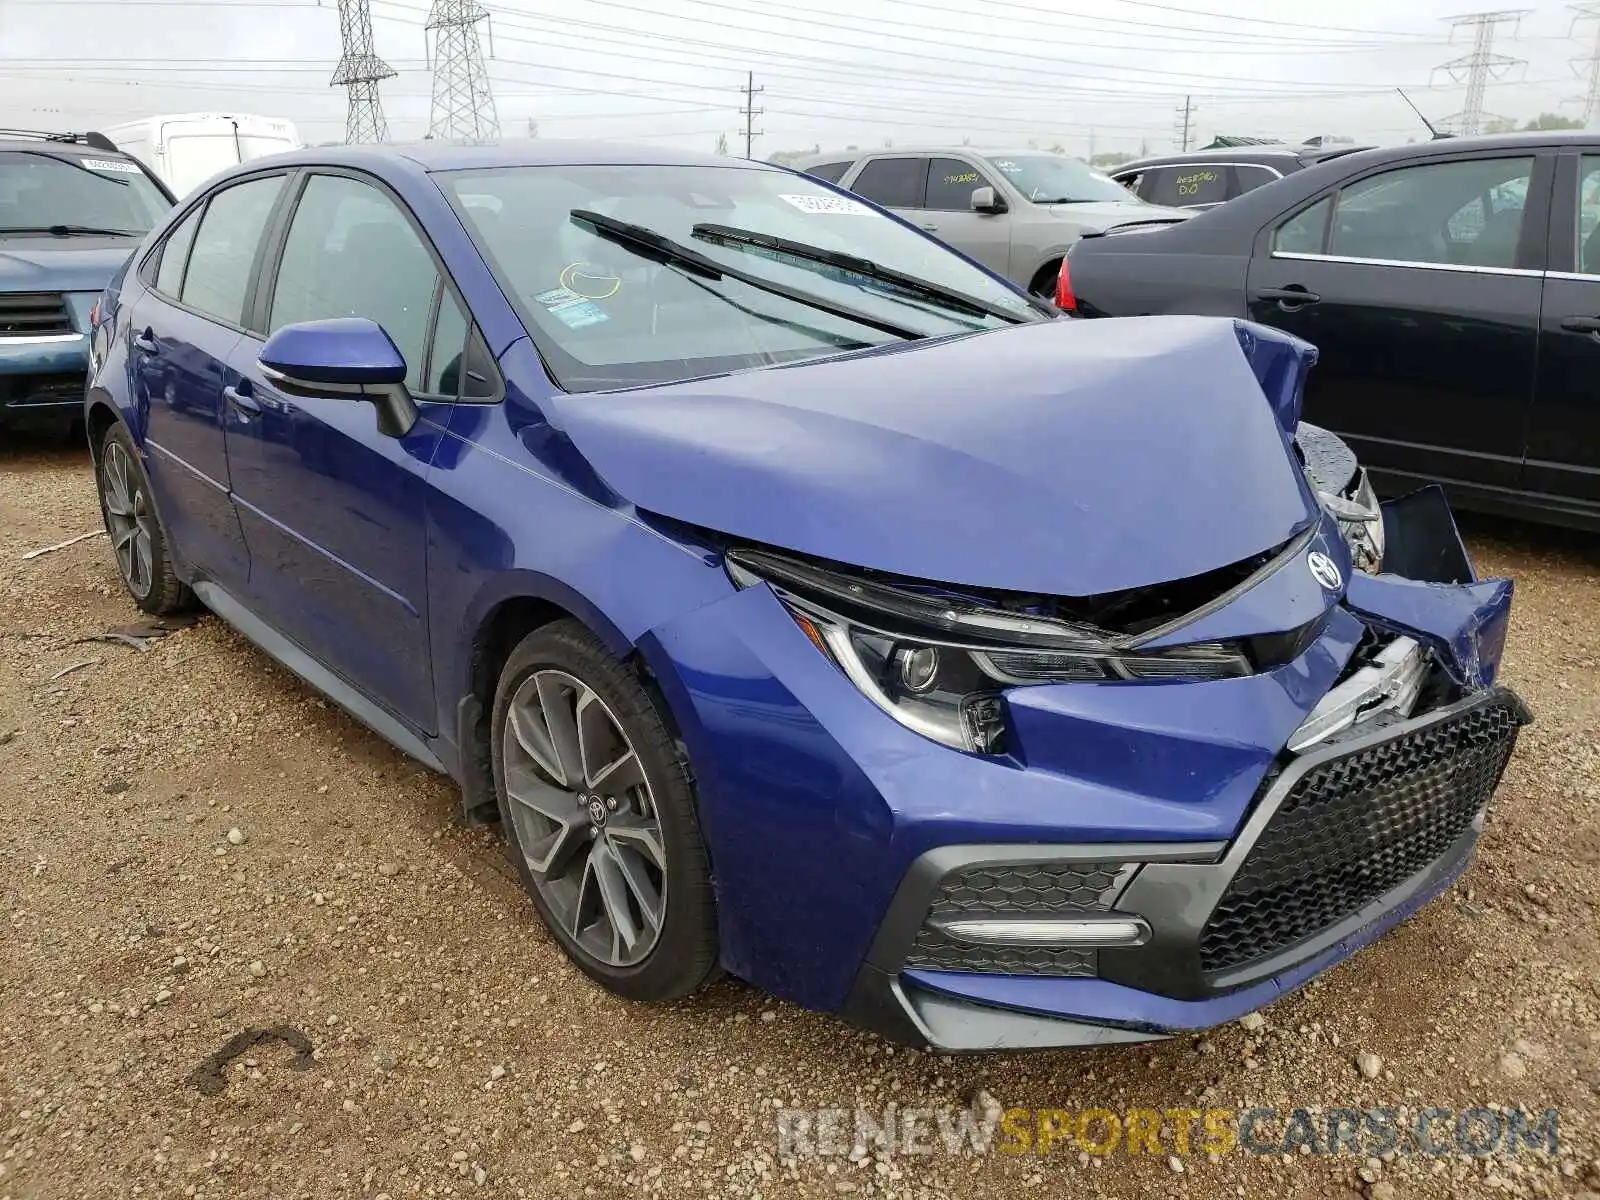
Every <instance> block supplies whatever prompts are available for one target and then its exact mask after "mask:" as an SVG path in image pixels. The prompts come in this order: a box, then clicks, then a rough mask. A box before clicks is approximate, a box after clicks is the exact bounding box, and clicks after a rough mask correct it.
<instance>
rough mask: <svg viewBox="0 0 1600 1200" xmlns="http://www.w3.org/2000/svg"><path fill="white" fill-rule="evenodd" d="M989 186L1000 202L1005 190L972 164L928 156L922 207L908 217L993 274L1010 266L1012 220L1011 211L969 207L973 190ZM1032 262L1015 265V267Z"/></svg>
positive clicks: (1003, 272)
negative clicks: (982, 209)
mask: <svg viewBox="0 0 1600 1200" xmlns="http://www.w3.org/2000/svg"><path fill="white" fill-rule="evenodd" d="M981 187H987V188H993V189H994V193H995V197H996V198H997V199H999V200H1001V201H1002V202H1004V198H1005V193H1004V192H1003V191H1002V190H1001V189H1000V188H999V187H998V186H997V185H996V184H995V181H994V180H993V179H991V178H989V177H988V176H987V175H985V174H984V172H983V171H981V170H979V168H978V166H977V165H976V164H975V163H972V162H969V161H967V160H965V159H959V158H933V159H929V160H928V183H927V189H926V191H925V192H924V193H923V202H922V207H921V208H920V209H915V210H913V211H911V212H908V213H907V214H906V215H907V216H908V217H910V218H911V219H913V220H915V221H916V222H917V224H919V225H921V226H922V228H924V229H926V230H928V231H929V232H931V233H932V234H933V235H934V236H935V237H937V238H938V239H939V240H940V241H941V242H944V243H945V244H946V245H947V246H954V247H955V248H956V249H957V250H959V251H961V252H962V253H963V254H965V255H966V256H967V257H969V258H973V259H976V260H977V261H978V262H980V263H982V264H983V265H984V266H986V267H988V268H989V270H991V271H993V272H995V274H997V275H1002V276H1003V275H1006V274H1009V272H1010V270H1011V230H1012V225H1013V222H1012V219H1011V214H1010V213H1009V212H978V211H976V210H975V209H974V208H973V207H972V193H973V191H974V190H976V189H977V188H981ZM1032 266H1033V264H1032V263H1031V262H1029V263H1019V264H1018V269H1019V270H1024V271H1026V270H1030V269H1032Z"/></svg>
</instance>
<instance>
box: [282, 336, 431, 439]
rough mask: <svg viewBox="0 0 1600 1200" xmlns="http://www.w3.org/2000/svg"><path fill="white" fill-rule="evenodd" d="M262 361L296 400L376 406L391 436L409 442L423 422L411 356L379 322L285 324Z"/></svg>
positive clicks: (384, 429)
mask: <svg viewBox="0 0 1600 1200" xmlns="http://www.w3.org/2000/svg"><path fill="white" fill-rule="evenodd" d="M259 362H260V365H261V370H262V373H263V374H264V375H266V377H267V379H268V380H269V381H271V382H272V383H273V384H274V385H275V386H277V387H280V388H282V389H283V390H284V391H285V392H287V393H289V394H290V395H300V396H324V397H326V396H346V397H349V398H350V399H353V400H366V401H369V402H371V404H372V406H373V407H374V408H375V409H377V412H378V432H379V433H382V434H384V435H386V436H388V437H404V436H405V435H406V434H408V433H410V432H411V429H412V427H413V426H414V425H416V423H417V405H416V402H415V401H413V400H412V399H411V393H410V392H409V391H407V390H406V382H405V381H406V360H405V356H404V355H403V354H401V353H400V351H399V350H398V349H397V348H396V347H395V344H394V341H393V339H391V338H390V337H389V335H388V334H387V333H385V332H384V329H383V326H381V325H379V324H378V323H377V322H376V321H369V320H367V319H366V318H365V317H335V318H333V319H331V320H327V321H303V322H301V323H300V324H298V325H285V326H284V327H283V328H282V329H280V330H278V332H277V333H275V334H273V335H272V336H271V337H270V338H268V339H267V344H266V345H265V346H263V347H262V348H261V355H260V358H259Z"/></svg>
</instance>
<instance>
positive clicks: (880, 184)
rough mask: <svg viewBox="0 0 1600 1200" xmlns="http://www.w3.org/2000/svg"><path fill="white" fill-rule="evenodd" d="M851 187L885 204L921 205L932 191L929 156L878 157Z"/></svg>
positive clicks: (906, 206) (901, 205)
mask: <svg viewBox="0 0 1600 1200" xmlns="http://www.w3.org/2000/svg"><path fill="white" fill-rule="evenodd" d="M850 190H851V191H852V192H854V193H855V194H856V195H858V196H865V197H866V198H867V199H868V200H871V201H873V202H874V203H876V204H881V205H883V206H884V207H885V208H921V207H923V204H924V203H925V201H926V199H927V195H928V160H927V159H925V158H875V159H873V160H872V161H871V162H869V163H868V164H867V165H866V166H865V167H863V168H862V169H861V174H860V175H858V176H856V181H855V182H854V183H853V184H851V185H850Z"/></svg>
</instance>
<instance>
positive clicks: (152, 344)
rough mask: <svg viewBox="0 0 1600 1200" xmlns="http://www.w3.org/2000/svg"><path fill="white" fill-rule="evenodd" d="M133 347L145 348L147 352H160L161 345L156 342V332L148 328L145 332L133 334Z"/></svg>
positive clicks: (136, 348)
mask: <svg viewBox="0 0 1600 1200" xmlns="http://www.w3.org/2000/svg"><path fill="white" fill-rule="evenodd" d="M133 348H134V349H135V350H143V351H144V352H145V353H146V354H160V353H161V346H160V345H159V344H158V343H157V342H156V337H155V334H153V333H151V332H150V331H149V330H148V329H146V330H145V331H144V332H143V333H136V334H134V335H133Z"/></svg>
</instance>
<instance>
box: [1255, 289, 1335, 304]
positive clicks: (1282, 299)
mask: <svg viewBox="0 0 1600 1200" xmlns="http://www.w3.org/2000/svg"><path fill="white" fill-rule="evenodd" d="M1256 299H1257V300H1276V301H1277V302H1278V307H1279V308H1282V309H1291V308H1304V307H1305V306H1306V305H1308V304H1315V303H1317V302H1318V301H1319V300H1321V299H1322V297H1321V296H1319V295H1317V294H1316V293H1315V292H1312V291H1308V290H1306V289H1305V288H1303V287H1301V286H1300V285H1299V284H1293V283H1292V284H1290V285H1289V286H1288V287H1281V288H1262V289H1261V290H1260V291H1259V292H1257V293H1256Z"/></svg>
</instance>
